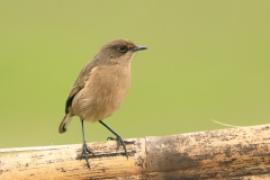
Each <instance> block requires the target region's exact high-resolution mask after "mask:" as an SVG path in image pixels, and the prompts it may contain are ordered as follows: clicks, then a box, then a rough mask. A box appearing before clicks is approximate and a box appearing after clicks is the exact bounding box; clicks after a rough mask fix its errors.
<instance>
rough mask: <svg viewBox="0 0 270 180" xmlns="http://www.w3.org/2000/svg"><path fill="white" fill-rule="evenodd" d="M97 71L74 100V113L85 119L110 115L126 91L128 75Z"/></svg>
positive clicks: (97, 118)
mask: <svg viewBox="0 0 270 180" xmlns="http://www.w3.org/2000/svg"><path fill="white" fill-rule="evenodd" d="M99 73H100V74H95V76H93V78H92V79H91V81H90V83H87V84H86V86H85V88H84V89H83V90H82V91H81V92H80V94H78V95H79V96H78V97H76V98H75V100H74V101H75V102H74V105H73V107H75V108H74V114H75V115H78V116H79V117H81V118H82V119H84V120H87V121H98V120H102V119H105V118H107V117H108V116H110V115H111V114H112V113H113V112H114V111H116V110H117V109H118V108H119V106H120V104H121V102H122V100H123V99H124V97H125V96H126V94H127V91H128V87H129V76H123V75H122V74H121V75H118V74H117V73H112V74H109V73H107V74H105V73H102V71H100V72H99ZM125 75H126V74H125Z"/></svg>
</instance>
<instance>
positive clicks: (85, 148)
mask: <svg viewBox="0 0 270 180" xmlns="http://www.w3.org/2000/svg"><path fill="white" fill-rule="evenodd" d="M90 155H92V156H94V153H93V152H92V151H91V150H90V149H89V148H88V146H87V144H86V143H83V146H82V155H81V159H84V160H85V161H86V165H87V167H88V168H89V169H90V163H89V158H90Z"/></svg>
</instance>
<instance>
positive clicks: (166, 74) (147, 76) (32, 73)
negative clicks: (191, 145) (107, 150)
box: [0, 0, 270, 147]
mask: <svg viewBox="0 0 270 180" xmlns="http://www.w3.org/2000/svg"><path fill="white" fill-rule="evenodd" d="M120 37H123V38H128V39H130V40H133V41H135V42H137V43H138V44H143V45H146V46H148V47H149V50H148V51H145V52H141V53H140V54H137V56H136V57H135V59H134V61H133V67H132V71H133V74H132V76H133V77H132V80H133V84H132V87H131V89H130V93H129V95H128V97H127V99H126V100H125V102H124V104H123V105H122V107H121V109H120V110H119V111H118V112H117V113H116V114H114V115H113V116H112V117H111V118H109V119H108V120H107V123H108V124H109V125H111V126H112V127H113V128H114V129H115V130H116V131H118V132H119V133H120V134H122V135H123V136H124V137H142V136H146V135H166V134H176V133H183V132H192V131H199V130H209V129H217V128H222V127H221V126H220V125H217V124H214V123H213V122H212V120H214V119H215V120H218V121H222V122H224V123H230V124H234V125H241V126H246V125H253V124H262V123H268V122H269V119H270V70H269V67H270V1H268V0H265V1H262V0H258V1H255V0H231V1H230V0H223V1H217V0H204V1H201V0H197V1H194V0H193V1H192V0H185V1H181V0H174V1H167V0H163V1H158V0H148V1H144V0H136V1H135V0H128V1H127V0H121V1H120V0H119V1H117V0H115V1H108V0H92V1H90V0H84V1H83V0H73V1H71V0H43V1H40V0H0V49H1V53H0V82H1V87H0V92H1V93H0V137H1V139H0V147H8V146H34V145H48V144H66V143H80V142H81V134H80V124H79V121H78V119H77V118H75V119H74V121H73V122H72V123H71V126H70V127H69V131H68V132H67V133H66V134H63V135H59V134H58V132H57V128H58V124H59V122H60V120H61V119H62V116H63V111H64V102H65V99H66V96H67V94H68V92H69V89H70V87H71V86H72V84H73V81H74V80H75V78H76V76H77V74H78V72H79V71H80V69H81V67H82V66H83V65H84V64H86V63H87V61H88V60H89V59H91V57H93V56H94V54H95V53H96V52H97V51H98V49H99V48H100V46H101V45H103V44H104V43H105V42H107V41H110V40H113V39H115V38H120ZM108 135H110V134H109V132H108V131H107V130H105V129H104V128H103V127H101V126H100V125H99V124H91V123H90V124H87V136H88V140H91V141H98V140H104V139H105V138H106V137H107V136H108Z"/></svg>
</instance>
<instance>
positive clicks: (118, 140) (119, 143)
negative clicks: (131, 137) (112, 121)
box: [99, 120, 128, 158]
mask: <svg viewBox="0 0 270 180" xmlns="http://www.w3.org/2000/svg"><path fill="white" fill-rule="evenodd" d="M99 123H100V124H102V125H103V126H104V127H105V128H107V129H108V130H109V131H110V132H111V133H113V134H114V135H115V136H116V138H112V137H108V138H107V139H108V140H116V141H117V148H119V146H120V145H121V146H122V147H123V148H124V151H125V156H126V157H127V158H128V154H127V148H126V143H125V141H124V140H123V139H122V137H121V136H120V135H119V134H117V133H116V132H115V131H114V130H113V129H112V128H110V127H109V126H108V125H107V124H105V123H104V122H103V121H102V120H99Z"/></svg>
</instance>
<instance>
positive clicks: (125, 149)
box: [107, 136, 129, 159]
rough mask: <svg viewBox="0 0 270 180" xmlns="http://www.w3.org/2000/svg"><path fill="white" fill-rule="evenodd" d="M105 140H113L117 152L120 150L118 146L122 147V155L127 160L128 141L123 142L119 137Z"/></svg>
mask: <svg viewBox="0 0 270 180" xmlns="http://www.w3.org/2000/svg"><path fill="white" fill-rule="evenodd" d="M107 140H114V141H116V142H117V150H118V149H119V148H120V146H122V147H123V149H124V153H123V154H124V155H125V156H126V157H127V159H128V153H127V148H126V144H128V143H129V142H128V141H124V140H123V139H122V137H121V136H116V137H107Z"/></svg>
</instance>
